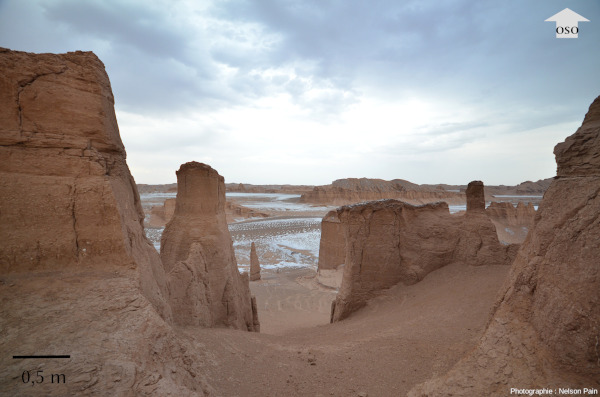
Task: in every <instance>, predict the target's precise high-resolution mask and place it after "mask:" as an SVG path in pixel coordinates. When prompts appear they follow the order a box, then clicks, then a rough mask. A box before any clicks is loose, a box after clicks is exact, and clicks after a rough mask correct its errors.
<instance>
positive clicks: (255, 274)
mask: <svg viewBox="0 0 600 397" xmlns="http://www.w3.org/2000/svg"><path fill="white" fill-rule="evenodd" d="M257 280H260V262H259V261H258V255H257V254H256V245H255V244H254V242H252V245H251V246H250V281H257Z"/></svg>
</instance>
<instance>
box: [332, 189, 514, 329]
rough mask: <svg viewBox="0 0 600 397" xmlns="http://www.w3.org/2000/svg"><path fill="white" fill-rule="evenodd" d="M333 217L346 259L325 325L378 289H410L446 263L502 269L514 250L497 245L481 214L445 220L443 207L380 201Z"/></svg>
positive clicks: (348, 208) (447, 216)
mask: <svg viewBox="0 0 600 397" xmlns="http://www.w3.org/2000/svg"><path fill="white" fill-rule="evenodd" d="M337 217H338V218H339V219H340V222H341V225H342V228H343V230H344V235H345V245H346V255H345V268H344V274H343V280H342V286H341V288H340V291H339V293H338V295H337V297H336V300H335V302H334V304H333V306H332V314H331V321H338V320H342V319H344V318H345V317H347V316H348V315H349V314H351V313H352V312H354V311H356V310H357V309H359V308H360V307H362V306H364V305H365V304H366V302H367V300H368V299H370V298H371V297H373V296H374V295H375V294H376V293H377V292H378V291H380V290H382V289H385V288H389V287H392V286H393V285H396V284H398V283H400V282H402V283H404V284H414V283H416V282H418V281H420V280H422V279H423V277H425V275H427V274H428V273H430V272H431V271H433V270H436V269H438V268H440V267H442V266H445V265H448V264H450V263H454V262H460V263H465V264H468V265H475V266H477V265H506V264H510V263H511V262H512V260H513V258H514V255H515V253H516V246H504V245H502V244H501V243H500V242H499V241H498V237H497V235H496V229H495V227H494V225H493V224H492V222H491V221H490V220H489V218H488V217H487V215H486V214H485V212H484V211H480V210H474V211H473V210H471V211H467V212H466V213H465V214H462V215H451V214H450V212H449V209H448V205H447V204H446V203H432V204H425V205H421V206H413V205H410V204H407V203H404V202H401V201H396V200H381V201H376V202H370V203H364V204H357V205H352V206H346V207H341V208H339V209H338V210H337Z"/></svg>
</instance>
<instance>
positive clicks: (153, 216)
mask: <svg viewBox="0 0 600 397" xmlns="http://www.w3.org/2000/svg"><path fill="white" fill-rule="evenodd" d="M174 213H175V199H173V198H168V199H166V200H165V202H164V203H163V205H155V206H154V207H152V208H151V209H150V219H149V220H148V226H149V227H163V226H165V225H166V224H167V223H168V222H169V221H170V220H171V218H172V217H173V214H174Z"/></svg>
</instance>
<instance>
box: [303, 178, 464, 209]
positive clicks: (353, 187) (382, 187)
mask: <svg viewBox="0 0 600 397" xmlns="http://www.w3.org/2000/svg"><path fill="white" fill-rule="evenodd" d="M381 199H398V200H402V201H405V202H410V203H412V204H423V203H431V202H436V201H446V202H448V203H451V204H464V200H465V196H464V194H462V193H458V192H449V191H446V190H444V189H437V188H435V187H429V186H420V185H417V184H414V183H411V182H408V181H405V180H402V179H394V180H392V181H384V180H382V179H369V178H348V179H339V180H336V181H333V183H332V184H331V185H327V186H317V187H315V188H314V189H313V190H312V191H310V192H307V193H304V194H302V197H301V201H302V202H305V203H313V204H326V205H345V204H353V203H359V202H362V201H372V200H381Z"/></svg>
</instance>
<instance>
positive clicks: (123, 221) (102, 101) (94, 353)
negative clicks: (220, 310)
mask: <svg viewBox="0 0 600 397" xmlns="http://www.w3.org/2000/svg"><path fill="white" fill-rule="evenodd" d="M0 87H2V88H1V89H0V301H1V302H2V304H1V305H0V318H1V319H2V320H1V323H2V337H1V338H0V349H1V350H2V351H3V352H5V354H3V355H2V357H0V390H2V394H3V395H11V396H17V395H48V394H53V393H56V395H106V396H108V395H181V396H191V395H198V394H201V395H203V394H204V393H205V392H206V393H210V392H211V388H210V387H209V386H208V385H207V384H206V382H205V380H204V376H205V375H204V374H205V371H204V368H203V364H202V363H203V362H205V361H206V358H205V357H203V353H200V352H199V351H197V350H194V348H193V347H192V345H191V343H189V342H186V341H185V340H183V339H181V338H180V336H179V335H178V334H177V333H176V332H174V331H173V329H172V327H171V326H170V325H169V322H170V321H171V316H172V315H171V310H170V307H169V305H168V304H167V297H168V291H167V284H166V280H165V274H164V270H163V268H162V265H161V262H160V258H159V256H158V254H157V252H156V250H155V249H154V248H153V247H152V246H151V244H150V243H149V242H148V240H147V239H146V237H145V236H144V231H143V226H142V222H143V219H144V215H143V212H142V209H141V206H140V200H139V195H138V191H137V189H136V185H135V183H134V181H133V178H132V177H131V174H130V172H129V169H128V167H127V164H126V162H125V157H126V155H125V150H124V147H123V144H122V142H121V138H120V136H119V129H118V126H117V121H116V117H115V112H114V108H113V105H114V98H113V94H112V90H111V87H110V82H109V79H108V76H107V74H106V72H105V70H104V65H103V64H102V62H101V61H100V60H99V59H98V58H97V57H96V56H95V55H94V54H93V53H91V52H75V53H67V54H61V55H55V54H30V53H24V52H17V51H10V50H7V49H2V48H0ZM11 354H15V355H18V354H25V355H27V354H69V355H70V356H71V358H69V359H61V360H52V362H51V364H48V365H49V366H51V368H49V367H45V365H46V363H49V361H45V362H44V363H43V362H41V361H40V360H28V362H27V363H25V362H24V361H23V360H13V359H12V358H11V357H10V355H11ZM26 364H28V365H29V366H27V365H26ZM33 368H37V369H47V371H46V372H44V373H43V375H44V376H48V377H47V378H46V381H45V383H44V385H36V387H35V388H34V387H32V385H31V384H24V383H23V382H21V379H20V376H21V374H22V373H23V371H24V370H32V369H33ZM51 371H52V372H53V373H56V374H66V381H63V383H61V384H50V379H49V375H50V372H51ZM31 375H32V380H33V377H34V376H33V375H34V373H33V372H31ZM39 379H40V378H37V379H36V380H39ZM17 380H18V381H17ZM53 383H54V382H53ZM50 388H52V391H50Z"/></svg>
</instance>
